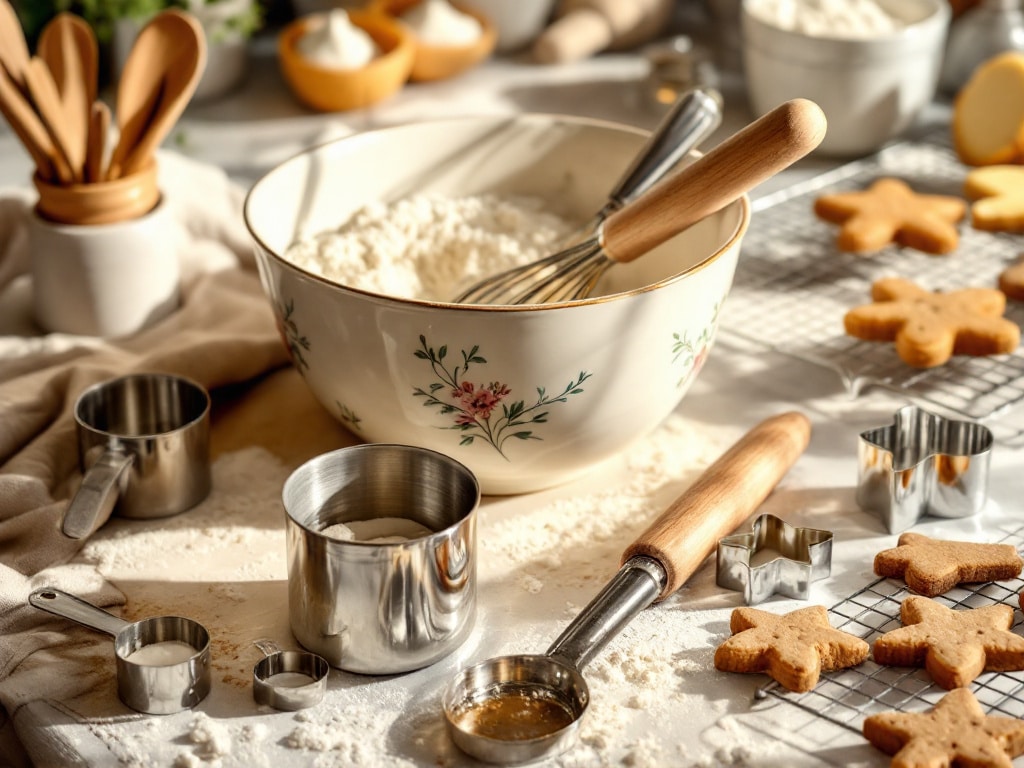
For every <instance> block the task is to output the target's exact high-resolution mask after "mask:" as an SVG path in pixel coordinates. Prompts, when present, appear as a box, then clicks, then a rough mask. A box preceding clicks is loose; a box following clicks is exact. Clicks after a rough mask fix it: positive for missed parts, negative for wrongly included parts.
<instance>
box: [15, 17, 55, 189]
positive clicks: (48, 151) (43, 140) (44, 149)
mask: <svg viewBox="0 0 1024 768" xmlns="http://www.w3.org/2000/svg"><path fill="white" fill-rule="evenodd" d="M0 2H3V0H0ZM0 112H2V113H3V116H4V117H5V118H6V119H7V122H8V123H10V126H11V128H12V129H13V130H14V133H15V134H16V135H17V136H18V138H19V139H20V140H21V143H22V144H23V145H24V146H25V149H26V150H28V153H29V155H30V156H31V158H32V160H33V161H34V162H35V164H36V172H37V173H38V174H39V176H40V177H41V178H42V179H44V180H45V181H52V180H54V179H56V180H58V181H60V182H61V183H64V184H67V183H70V182H71V172H70V169H69V168H67V167H66V166H61V170H62V171H64V172H66V177H65V176H61V175H60V174H59V173H58V164H57V162H56V160H55V157H54V156H55V155H56V154H57V150H56V149H54V146H53V141H52V140H51V139H50V134H49V133H47V132H46V127H45V126H44V125H43V123H42V121H41V120H40V119H39V115H37V114H36V113H35V110H33V109H32V105H31V104H30V103H29V102H28V99H26V98H25V96H24V95H23V94H22V92H21V91H20V90H19V89H18V86H17V85H16V84H15V82H14V80H13V79H12V78H11V76H10V74H9V73H8V72H7V69H6V68H5V67H0Z"/></svg>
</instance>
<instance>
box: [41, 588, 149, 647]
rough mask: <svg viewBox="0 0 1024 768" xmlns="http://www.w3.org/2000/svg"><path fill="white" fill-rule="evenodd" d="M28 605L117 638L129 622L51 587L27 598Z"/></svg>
mask: <svg viewBox="0 0 1024 768" xmlns="http://www.w3.org/2000/svg"><path fill="white" fill-rule="evenodd" d="M28 602H29V605H32V606H34V607H35V608H38V609H39V610H41V611H46V612H47V613H52V614H53V615H54V616H60V617H61V618H64V619H71V621H74V622H77V623H79V624H82V625H83V626H86V627H89V629H95V630H97V631H98V632H105V633H106V634H108V635H112V636H114V637H117V635H118V633H119V632H120V631H121V630H122V629H124V628H125V627H127V626H129V625H130V624H131V622H128V621H125V620H124V619H119V618H118V617H117V616H114V615H113V614H111V613H107V612H106V611H104V610H103V609H102V608H97V607H96V606H95V605H93V604H92V603H87V602H86V601H85V600H82V599H81V598H79V597H75V596H74V595H71V594H68V593H67V592H62V591H61V590H59V589H54V588H53V587H41V588H39V589H37V590H35V591H34V592H33V593H32V594H31V595H29V596H28Z"/></svg>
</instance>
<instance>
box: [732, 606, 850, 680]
mask: <svg viewBox="0 0 1024 768" xmlns="http://www.w3.org/2000/svg"><path fill="white" fill-rule="evenodd" d="M729 625H730V629H731V630H732V633H733V636H732V637H730V638H729V639H728V640H726V641H725V642H724V643H722V645H720V646H719V647H718V649H717V650H716V651H715V669H719V670H722V671H723V672H766V673H767V674H768V675H769V676H770V677H772V678H774V679H775V680H776V681H778V683H779V684H780V685H782V686H783V687H785V688H788V689H789V690H791V691H797V692H804V691H809V690H811V689H812V688H814V686H816V685H817V684H818V677H819V675H820V673H821V671H822V670H830V669H843V668H845V667H852V666H855V665H857V664H860V663H861V662H862V661H864V659H866V658H867V656H868V650H869V648H868V644H867V643H866V642H865V641H864V640H862V639H861V638H859V637H857V636H856V635H851V634H850V633H848V632H842V631H840V630H838V629H834V628H833V627H832V626H831V625H830V624H829V622H828V611H826V610H825V607H824V606H821V605H812V606H810V607H808V608H800V609H799V610H796V611H792V612H791V613H787V614H784V615H782V616H779V615H777V614H774V613H769V612H768V611H760V610H758V609H756V608H736V609H735V610H734V611H733V612H732V618H731V620H730V622H729Z"/></svg>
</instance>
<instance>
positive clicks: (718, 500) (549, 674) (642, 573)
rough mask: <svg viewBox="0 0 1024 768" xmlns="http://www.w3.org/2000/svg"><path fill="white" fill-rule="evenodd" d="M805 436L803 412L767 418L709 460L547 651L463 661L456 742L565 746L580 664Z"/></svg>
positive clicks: (766, 486)
mask: <svg viewBox="0 0 1024 768" xmlns="http://www.w3.org/2000/svg"><path fill="white" fill-rule="evenodd" d="M809 439H810V422H809V421H808V419H807V417H806V416H804V415H803V414H800V413H796V412H789V413H784V414H781V415H779V416H774V417H772V418H769V419H766V420H765V421H763V422H761V423H760V424H758V425H757V426H755V427H754V428H753V429H752V430H750V431H749V432H748V433H747V434H746V435H744V436H743V437H742V438H741V439H740V440H739V441H738V442H737V443H736V444H735V445H733V446H732V447H731V448H730V449H729V450H728V451H727V452H726V453H725V454H723V455H722V456H721V458H719V459H718V460H717V461H716V462H715V463H714V464H712V465H711V466H710V467H709V468H708V469H707V470H705V471H704V473H703V474H702V475H701V476H700V477H699V478H698V479H697V481H696V482H695V483H694V484H693V485H692V486H690V488H689V489H687V490H686V491H685V492H683V494H682V495H681V496H680V497H679V498H678V499H676V500H675V501H674V502H673V503H672V504H671V505H670V506H669V508H668V509H666V510H665V511H664V512H663V513H662V514H661V516H660V517H658V519H657V520H655V521H654V523H652V524H651V525H650V527H648V528H647V530H646V531H644V532H643V533H642V534H640V536H639V537H638V538H637V539H636V541H634V542H633V543H632V544H630V545H629V546H628V547H627V548H626V550H625V552H624V553H623V556H622V563H623V564H622V566H621V567H620V569H619V571H618V573H617V574H616V575H615V576H614V577H613V578H612V580H611V581H610V582H609V583H608V585H607V586H605V587H604V589H603V590H601V592H600V593H599V594H598V595H597V596H596V597H595V598H594V599H593V600H592V601H591V602H590V603H589V604H588V605H587V606H586V607H585V608H584V609H583V611H582V612H581V613H580V615H579V616H577V617H576V619H575V620H574V621H573V622H572V623H571V624H570V625H569V626H568V627H567V628H566V629H565V631H564V632H562V634H561V636H559V637H558V639H557V640H555V642H554V643H553V644H552V645H551V647H550V648H549V649H548V650H547V652H546V653H544V654H543V655H515V656H501V657H498V658H494V659H490V660H488V661H483V662H480V663H478V664H475V665H473V666H470V667H468V668H466V669H463V670H462V671H461V672H459V673H458V675H457V676H456V677H455V678H454V679H453V680H452V681H451V682H450V683H449V684H448V686H447V688H446V689H445V692H444V694H443V696H442V706H443V708H444V716H445V723H446V727H447V729H448V733H449V734H450V735H451V738H452V740H453V741H454V742H455V744H456V745H457V746H458V747H459V748H460V749H461V750H462V751H464V752H466V753H467V754H469V755H471V756H473V757H475V758H477V759H478V760H483V761H484V762H488V763H499V764H506V765H507V764H515V763H525V762H530V761H532V760H537V759H539V758H541V757H545V756H548V755H552V754H557V753H558V752H562V751H564V750H565V749H568V748H569V747H570V746H571V745H572V743H573V742H574V740H575V738H576V735H577V731H578V729H579V725H580V722H581V720H582V718H583V715H584V713H585V712H586V710H587V706H588V704H589V702H590V691H589V689H588V687H587V682H586V680H585V679H584V678H583V675H582V674H581V671H580V670H582V669H583V667H584V666H585V665H586V664H587V662H589V661H590V660H591V659H592V658H593V657H594V656H596V655H597V654H598V653H599V652H600V651H601V649H602V648H604V646H605V645H606V644H607V643H608V642H609V641H610V640H611V639H612V638H613V637H614V636H615V635H616V634H618V632H619V631H620V630H621V629H622V628H623V627H625V626H626V624H628V623H629V622H630V621H631V620H632V619H633V617H635V616H636V615H637V614H638V613H640V612H641V611H642V610H644V609H645V608H647V607H648V606H649V605H651V604H652V603H654V602H655V601H657V600H662V599H664V598H666V597H668V596H669V595H671V594H672V593H673V592H675V591H676V590H677V589H678V588H679V587H681V586H682V585H683V583H684V582H685V581H686V580H687V579H688V578H689V577H690V576H691V575H692V574H693V572H694V571H696V570H697V568H698V567H699V566H700V564H701V563H702V562H703V560H704V558H706V557H707V556H708V555H709V554H710V553H711V552H713V551H714V550H715V548H716V546H717V543H718V539H720V538H721V537H722V536H724V535H726V534H728V533H730V532H732V531H733V530H735V529H736V527H737V526H739V525H740V524H741V523H742V522H743V521H745V520H746V519H747V517H749V516H750V514H751V513H752V512H754V510H756V509H757V507H758V506H759V505H760V504H761V502H762V501H764V499H765V498H766V497H767V496H768V494H769V493H771V491H772V489H773V488H774V487H775V485H776V484H777V483H778V482H779V480H780V479H781V478H782V476H783V475H784V474H785V473H786V471H787V470H788V469H789V468H790V467H791V466H792V465H793V463H794V462H795V461H796V460H797V458H798V457H799V456H800V454H801V453H803V451H804V449H805V448H806V447H807V443H808V441H809Z"/></svg>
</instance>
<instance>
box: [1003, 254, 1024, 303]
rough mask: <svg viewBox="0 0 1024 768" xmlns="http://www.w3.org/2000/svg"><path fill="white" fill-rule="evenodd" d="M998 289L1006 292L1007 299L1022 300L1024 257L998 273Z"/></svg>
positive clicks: (1023, 296) (1023, 293)
mask: <svg viewBox="0 0 1024 768" xmlns="http://www.w3.org/2000/svg"><path fill="white" fill-rule="evenodd" d="M999 290H1000V291H1002V292H1003V293H1004V294H1006V298H1008V299H1013V300H1014V301H1024V258H1021V259H1020V261H1018V262H1016V263H1015V264H1011V265H1010V266H1008V267H1007V268H1006V269H1004V270H1003V271H1002V272H1001V273H1000V274H999Z"/></svg>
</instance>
